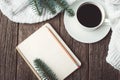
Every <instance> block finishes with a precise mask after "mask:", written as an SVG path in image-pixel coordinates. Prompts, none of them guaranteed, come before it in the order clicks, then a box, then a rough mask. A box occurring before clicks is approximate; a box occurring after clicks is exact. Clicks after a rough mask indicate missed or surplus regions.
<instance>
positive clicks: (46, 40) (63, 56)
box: [17, 26, 80, 80]
mask: <svg viewBox="0 0 120 80" xmlns="http://www.w3.org/2000/svg"><path fill="white" fill-rule="evenodd" d="M17 49H18V50H19V51H20V52H21V53H22V55H24V57H25V58H26V59H27V61H29V63H30V64H31V66H32V67H33V68H35V66H34V63H33V61H34V60H35V59H36V58H39V59H41V60H42V61H44V62H45V63H46V64H47V65H48V66H49V67H50V68H51V70H53V72H54V73H55V74H56V75H57V76H58V78H59V79H60V80H63V79H64V78H66V77H67V76H68V75H69V74H71V73H72V72H73V71H74V70H76V69H77V68H78V67H79V66H80V62H78V65H79V66H78V65H77V64H76V63H75V62H74V61H73V59H72V58H71V57H70V56H69V55H68V53H67V52H66V51H65V49H64V48H63V47H62V46H61V45H60V43H59V41H57V39H56V38H55V36H54V35H53V34H52V33H51V31H50V30H49V29H48V27H46V26H43V27H41V28H40V29H39V30H37V31H36V32H35V33H33V34H32V35H31V36H30V37H28V38H27V39H26V40H24V41H23V42H22V43H21V44H19V45H18V47H17ZM72 55H73V54H72ZM74 57H75V56H74ZM76 60H78V59H77V58H76Z"/></svg>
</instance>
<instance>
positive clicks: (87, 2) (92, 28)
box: [75, 1, 110, 31]
mask: <svg viewBox="0 0 120 80" xmlns="http://www.w3.org/2000/svg"><path fill="white" fill-rule="evenodd" d="M84 4H93V5H95V6H97V7H98V8H99V10H100V12H101V15H102V18H101V22H100V23H99V24H98V25H97V26H95V27H86V26H84V25H82V24H81V23H80V22H79V21H78V18H77V11H78V9H79V8H80V7H81V6H82V5H84ZM77 11H76V14H75V17H76V18H77V21H78V22H79V23H80V25H81V27H82V28H83V29H84V30H87V31H94V30H96V29H97V28H99V27H100V26H101V25H102V24H105V25H106V24H107V25H109V22H110V21H109V19H106V17H105V10H104V8H103V6H102V5H101V4H100V3H99V2H95V1H94V2H93V1H83V2H82V3H80V5H79V7H78V8H77ZM88 14H90V13H88ZM91 20H92V19H91Z"/></svg>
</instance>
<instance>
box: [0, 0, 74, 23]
mask: <svg viewBox="0 0 120 80" xmlns="http://www.w3.org/2000/svg"><path fill="white" fill-rule="evenodd" d="M66 1H67V2H68V3H69V5H70V4H72V3H73V2H75V1H76V0H66ZM0 10H1V11H2V12H3V14H4V15H6V16H7V17H8V18H9V19H10V20H12V21H14V22H18V23H37V22H42V21H45V20H48V19H50V18H53V17H54V16H56V15H57V14H58V13H59V12H61V10H60V9H58V8H57V13H56V14H54V15H53V14H50V13H49V12H47V11H46V10H45V9H44V10H43V14H42V16H39V15H37V14H36V12H35V11H34V10H33V9H32V6H31V5H29V1H28V0H0Z"/></svg>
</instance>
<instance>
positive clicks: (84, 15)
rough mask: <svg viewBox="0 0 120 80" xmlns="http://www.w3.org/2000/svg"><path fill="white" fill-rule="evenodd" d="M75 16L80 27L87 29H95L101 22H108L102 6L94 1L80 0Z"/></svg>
mask: <svg viewBox="0 0 120 80" xmlns="http://www.w3.org/2000/svg"><path fill="white" fill-rule="evenodd" d="M75 17H76V18H77V21H78V22H79V23H80V25H81V27H82V28H83V29H84V30H88V31H93V30H96V29H97V28H99V27H100V26H101V25H102V24H109V19H106V16H105V10H104V8H103V6H102V5H101V4H100V3H98V2H95V1H94V2H93V1H84V2H82V3H81V4H80V5H79V7H78V9H77V11H76V15H75Z"/></svg>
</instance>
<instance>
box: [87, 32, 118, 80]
mask: <svg viewBox="0 0 120 80" xmlns="http://www.w3.org/2000/svg"><path fill="white" fill-rule="evenodd" d="M109 40H110V33H109V34H108V35H107V37H105V38H104V39H103V40H101V41H99V42H97V43H94V44H90V45H89V80H118V71H116V70H115V69H113V67H111V66H110V65H109V64H107V63H106V60H105V59H106V55H107V51H108V44H109Z"/></svg>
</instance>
